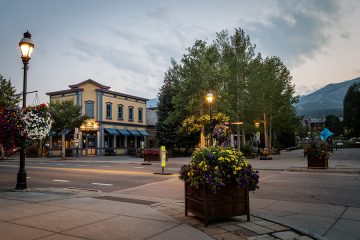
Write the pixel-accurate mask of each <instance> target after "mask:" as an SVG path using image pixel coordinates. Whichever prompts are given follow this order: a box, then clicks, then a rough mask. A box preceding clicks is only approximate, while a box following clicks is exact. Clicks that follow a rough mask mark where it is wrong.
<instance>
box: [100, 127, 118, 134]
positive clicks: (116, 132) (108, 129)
mask: <svg viewBox="0 0 360 240" xmlns="http://www.w3.org/2000/svg"><path fill="white" fill-rule="evenodd" d="M104 130H105V132H107V133H108V134H110V135H119V134H120V133H119V132H118V131H116V129H114V128H104Z"/></svg>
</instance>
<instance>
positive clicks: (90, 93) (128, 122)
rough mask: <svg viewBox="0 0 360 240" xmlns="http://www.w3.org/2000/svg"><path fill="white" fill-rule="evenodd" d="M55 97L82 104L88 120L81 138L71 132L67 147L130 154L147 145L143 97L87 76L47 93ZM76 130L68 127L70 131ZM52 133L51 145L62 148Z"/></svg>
mask: <svg viewBox="0 0 360 240" xmlns="http://www.w3.org/2000/svg"><path fill="white" fill-rule="evenodd" d="M47 95H49V97H50V102H52V101H64V100H71V101H74V103H75V104H77V105H80V106H81V111H82V114H85V115H87V116H88V117H89V121H88V122H87V123H86V124H84V125H83V126H81V127H80V130H79V134H78V139H79V140H78V141H77V140H75V141H74V137H73V136H74V135H73V134H72V135H71V134H69V137H67V141H66V148H67V149H73V148H75V147H77V146H78V147H79V149H80V153H81V155H106V154H109V155H112V154H127V153H131V152H134V151H136V149H139V148H144V147H146V146H145V142H146V141H145V140H146V137H147V136H148V135H149V134H148V133H147V132H146V101H147V100H148V99H146V98H142V97H136V96H131V95H128V94H124V93H119V92H114V91H111V90H110V87H108V86H104V85H102V84H100V83H98V82H95V81H94V80H91V79H88V80H86V81H83V82H81V83H78V84H75V85H70V86H69V89H67V90H62V91H56V92H49V93H47ZM71 132H74V130H69V133H71ZM52 135H53V136H50V149H53V153H54V150H55V149H56V148H59V146H58V145H59V142H58V141H59V140H58V139H56V134H52Z"/></svg>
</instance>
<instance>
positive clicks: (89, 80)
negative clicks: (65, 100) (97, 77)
mask: <svg viewBox="0 0 360 240" xmlns="http://www.w3.org/2000/svg"><path fill="white" fill-rule="evenodd" d="M86 83H91V84H94V85H95V86H98V87H99V88H101V89H106V90H108V89H110V87H109V86H105V85H102V84H100V83H98V82H96V81H94V80H92V79H88V80H85V81H83V82H81V83H78V84H74V85H69V88H71V89H76V88H79V87H80V86H81V85H83V84H86Z"/></svg>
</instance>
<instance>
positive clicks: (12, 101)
mask: <svg viewBox="0 0 360 240" xmlns="http://www.w3.org/2000/svg"><path fill="white" fill-rule="evenodd" d="M0 92H1V94H0V108H2V107H16V106H17V104H18V103H19V102H20V96H19V95H18V94H16V89H15V87H14V86H12V85H11V81H10V80H7V79H5V78H4V76H3V75H1V74H0Z"/></svg>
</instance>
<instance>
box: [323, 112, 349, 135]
mask: <svg viewBox="0 0 360 240" xmlns="http://www.w3.org/2000/svg"><path fill="white" fill-rule="evenodd" d="M325 127H327V128H328V129H329V130H330V131H331V132H333V133H334V134H335V135H337V136H339V135H341V134H343V132H344V127H343V124H342V122H341V121H340V119H339V117H337V116H335V115H328V116H326V120H325Z"/></svg>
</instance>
